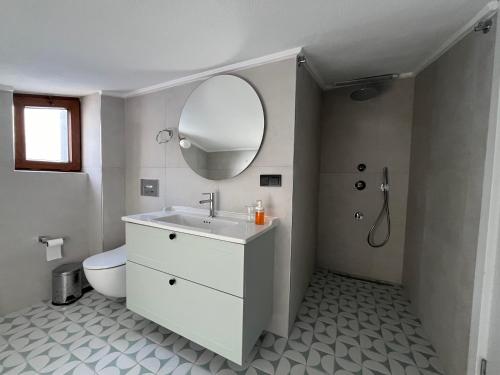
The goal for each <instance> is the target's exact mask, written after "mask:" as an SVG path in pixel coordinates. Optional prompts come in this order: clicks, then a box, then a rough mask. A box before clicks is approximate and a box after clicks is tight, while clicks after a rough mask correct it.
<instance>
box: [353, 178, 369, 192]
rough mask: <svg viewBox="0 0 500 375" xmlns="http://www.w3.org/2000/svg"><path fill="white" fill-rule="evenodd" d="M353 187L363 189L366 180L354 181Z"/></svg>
mask: <svg viewBox="0 0 500 375" xmlns="http://www.w3.org/2000/svg"><path fill="white" fill-rule="evenodd" d="M354 187H355V188H356V190H364V188H365V187H366V182H364V181H361V180H360V181H356V183H355V184H354Z"/></svg>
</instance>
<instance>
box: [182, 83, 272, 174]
mask: <svg viewBox="0 0 500 375" xmlns="http://www.w3.org/2000/svg"><path fill="white" fill-rule="evenodd" d="M221 76H228V77H234V78H238V79H239V80H241V81H242V82H244V83H245V84H247V85H248V87H249V88H251V89H252V90H253V92H254V93H255V95H256V97H257V99H258V102H259V104H260V110H261V111H262V137H261V139H260V143H259V147H258V148H257V150H256V152H255V155H254V156H253V157H252V159H251V160H250V161H249V162H248V164H247V165H246V166H245V168H243V169H242V170H241V171H239V172H238V173H236V174H234V175H232V176H230V177H225V178H219V179H212V178H208V177H205V176H203V175H201V174H200V173H198V171H196V170H195V169H194V168H193V167H192V166H191V165H190V164H189V163H188V161H187V160H186V157H185V155H184V152H185V151H184V148H182V147H181V146H180V141H181V139H182V138H181V137H182V135H181V120H182V114H183V113H184V110H185V109H186V107H187V105H188V103H189V100H190V99H191V97H192V96H193V95H194V94H195V93H196V91H197V90H198V89H199V88H200V87H201V86H203V85H204V84H205V83H207V82H208V81H210V80H211V79H213V78H217V77H221ZM265 137H266V111H265V107H264V102H263V100H262V98H261V96H260V94H259V92H258V91H257V90H256V88H255V87H254V86H253V84H252V83H250V82H249V81H248V80H246V79H245V78H242V77H240V76H238V75H236V74H217V75H214V76H211V77H209V78H207V79H205V80H203V82H201V83H200V84H199V85H197V86H196V87H195V88H194V89H193V90H192V91H191V92H190V93H189V95H188V96H187V98H186V101H185V102H184V105H183V106H182V109H181V112H180V116H179V123H178V142H177V146H178V147H179V148H180V150H181V154H182V157H183V159H184V161H185V163H186V164H187V165H188V167H189V169H191V170H192V171H193V172H194V173H196V175H198V176H200V177H202V178H205V179H207V180H209V181H224V180H229V179H231V178H235V177H237V176H239V175H240V174H242V173H243V172H244V171H246V170H247V169H248V168H249V167H250V166H251V165H252V163H253V162H254V161H255V159H256V158H257V156H258V155H259V153H260V151H261V149H262V145H263V143H264V140H265Z"/></svg>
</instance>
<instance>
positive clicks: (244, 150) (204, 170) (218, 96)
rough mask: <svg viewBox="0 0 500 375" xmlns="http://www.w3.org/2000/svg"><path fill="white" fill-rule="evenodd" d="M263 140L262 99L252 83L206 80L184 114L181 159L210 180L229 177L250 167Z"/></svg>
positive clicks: (224, 77)
mask: <svg viewBox="0 0 500 375" xmlns="http://www.w3.org/2000/svg"><path fill="white" fill-rule="evenodd" d="M263 136H264V111H263V108H262V104H261V102H260V99H259V97H258V95H257V93H256V92H255V90H254V89H253V88H252V86H250V84H248V83H247V82H246V81H244V80H243V79H241V78H238V77H236V76H231V75H220V76H215V77H213V78H210V79H208V80H206V81H205V82H203V83H202V84H201V85H200V86H198V87H197V88H196V89H195V90H194V91H193V93H192V94H191V96H190V97H189V98H188V100H187V102H186V105H185V106H184V109H183V110H182V114H181V119H180V123H179V144H180V146H181V150H182V155H183V156H184V159H185V160H186V162H187V164H188V165H189V166H190V167H191V169H192V170H193V171H195V172H196V173H198V174H199V175H200V176H203V177H205V178H207V179H210V180H222V179H227V178H231V177H234V176H236V175H238V174H240V173H241V172H243V171H244V170H245V169H246V168H248V166H249V165H250V163H251V162H252V161H253V159H254V158H255V156H256V155H257V152H258V151H259V148H260V145H261V143H262V137H263Z"/></svg>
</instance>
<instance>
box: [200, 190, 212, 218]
mask: <svg viewBox="0 0 500 375" xmlns="http://www.w3.org/2000/svg"><path fill="white" fill-rule="evenodd" d="M203 195H208V196H209V197H208V199H204V200H201V201H200V204H203V203H210V215H208V216H209V217H215V193H203Z"/></svg>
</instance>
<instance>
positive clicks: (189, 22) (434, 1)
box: [0, 0, 490, 94]
mask: <svg viewBox="0 0 500 375" xmlns="http://www.w3.org/2000/svg"><path fill="white" fill-rule="evenodd" d="M488 1H490V0H302V1H298V0H272V1H269V0H246V1H244V0H238V1H235V0H141V1H139V0H44V1H40V0H0V84H3V85H8V86H12V87H14V89H16V90H22V91H36V92H50V93H55V94H56V93H60V94H86V93H91V92H95V91H98V90H103V91H123V92H126V91H130V90H135V89H139V88H142V87H146V86H150V85H154V84H158V83H161V82H165V81H169V80H172V79H176V78H179V77H183V76H187V75H191V74H194V73H197V72H201V71H205V70H208V69H212V68H216V67H219V66H223V65H228V64H232V63H235V62H239V61H244V60H247V59H251V58H256V57H260V56H263V55H267V54H272V53H275V52H278V51H283V50H286V49H290V48H295V47H304V49H305V51H306V53H307V55H308V57H309V59H310V61H311V63H312V64H314V66H315V67H316V69H317V70H318V72H319V73H320V75H321V77H322V79H323V80H324V81H325V82H333V81H338V80H344V79H351V78H356V77H360V76H369V75H376V74H383V73H393V72H394V73H400V72H412V71H414V70H415V69H416V68H417V67H418V66H419V65H420V64H421V63H422V62H423V61H425V60H426V59H427V58H428V57H429V56H430V55H432V54H433V53H434V52H435V51H436V50H437V49H438V48H439V47H440V46H441V45H442V44H443V43H444V42H445V41H446V40H447V39H448V38H450V36H451V35H452V34H453V33H455V32H456V31H457V30H458V29H460V28H461V27H462V26H463V25H465V24H466V23H467V22H468V21H469V20H470V19H471V18H472V17H473V16H474V15H475V14H476V13H477V12H478V11H479V10H481V8H483V7H484V6H485V5H486V3H488Z"/></svg>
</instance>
